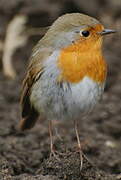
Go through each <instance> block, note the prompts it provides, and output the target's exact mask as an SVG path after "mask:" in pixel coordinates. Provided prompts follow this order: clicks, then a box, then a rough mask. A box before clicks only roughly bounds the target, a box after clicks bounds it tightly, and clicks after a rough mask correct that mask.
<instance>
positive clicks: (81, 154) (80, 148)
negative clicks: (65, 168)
mask: <svg viewBox="0 0 121 180" xmlns="http://www.w3.org/2000/svg"><path fill="white" fill-rule="evenodd" d="M74 127H75V132H76V138H77V143H78V148H79V153H80V160H81V165H80V171H81V170H82V167H83V152H82V146H81V142H80V138H79V131H78V124H77V120H75V121H74Z"/></svg>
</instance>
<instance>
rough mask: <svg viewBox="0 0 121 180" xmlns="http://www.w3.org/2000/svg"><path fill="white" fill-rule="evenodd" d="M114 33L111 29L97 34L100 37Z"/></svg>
mask: <svg viewBox="0 0 121 180" xmlns="http://www.w3.org/2000/svg"><path fill="white" fill-rule="evenodd" d="M115 32H116V31H115V30H113V29H104V30H103V31H101V32H100V33H99V34H100V35H106V34H111V33H115Z"/></svg>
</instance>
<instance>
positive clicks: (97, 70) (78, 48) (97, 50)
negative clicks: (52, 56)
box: [58, 37, 107, 83]
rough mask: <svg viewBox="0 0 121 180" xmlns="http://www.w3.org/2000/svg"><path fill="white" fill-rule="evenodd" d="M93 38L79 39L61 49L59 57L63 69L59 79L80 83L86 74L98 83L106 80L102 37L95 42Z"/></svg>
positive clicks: (60, 67) (59, 64) (59, 63)
mask: <svg viewBox="0 0 121 180" xmlns="http://www.w3.org/2000/svg"><path fill="white" fill-rule="evenodd" d="M91 38H92V39H91ZM91 38H90V39H88V40H86V41H81V40H78V42H75V43H74V44H72V45H70V46H69V47H66V48H64V49H63V50H62V51H61V53H60V56H59V59H58V67H59V69H60V70H61V75H60V76H59V79H58V80H59V81H67V82H71V83H78V82H80V81H81V80H82V79H83V78H84V77H85V76H88V77H90V78H91V79H92V80H94V81H95V82H98V83H103V82H104V81H105V79H106V74H107V66H106V62H105V60H104V59H103V56H102V52H101V41H102V40H101V38H100V39H99V40H97V41H96V42H94V40H93V37H91ZM96 38H98V37H96ZM94 43H95V44H94Z"/></svg>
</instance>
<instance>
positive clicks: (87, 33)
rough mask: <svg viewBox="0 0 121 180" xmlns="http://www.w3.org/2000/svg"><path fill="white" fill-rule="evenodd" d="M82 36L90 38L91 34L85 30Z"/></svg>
mask: <svg viewBox="0 0 121 180" xmlns="http://www.w3.org/2000/svg"><path fill="white" fill-rule="evenodd" d="M81 35H82V36H84V37H88V36H89V35H90V32H89V31H86V30H85V31H82V32H81Z"/></svg>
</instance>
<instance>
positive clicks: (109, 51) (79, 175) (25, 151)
mask: <svg viewBox="0 0 121 180" xmlns="http://www.w3.org/2000/svg"><path fill="white" fill-rule="evenodd" d="M13 2H14V1H13ZM21 2H22V1H21ZM26 2H27V1H26ZM67 2H68V1H67ZM67 2H66V1H63V3H65V6H64V8H65V9H64V8H62V6H63V4H61V3H59V2H58V7H61V12H57V11H56V12H55V15H53V14H52V19H51V20H49V19H48V21H46V23H47V25H48V24H49V23H50V22H51V21H52V20H53V19H56V17H57V16H58V15H60V14H62V13H63V12H70V9H71V8H72V7H73V10H72V11H79V8H77V5H78V7H80V6H79V3H77V1H75V6H74V5H73V3H72V4H70V9H69V6H68V5H67ZM72 2H73V1H72ZM94 2H95V8H97V6H98V5H97V4H96V2H97V1H94ZM99 2H100V1H99ZM106 2H107V1H106ZM111 2H112V1H111ZM24 6H25V5H24ZM56 6H57V4H56ZM102 6H103V8H104V12H107V11H106V10H107V9H106V8H107V4H106V3H105V4H102ZM18 7H19V6H17V8H18ZM21 7H22V5H21ZM81 7H82V10H80V12H85V13H88V12H89V10H88V9H86V10H85V6H84V5H83V4H82V6H81ZM114 7H115V6H114ZM117 7H118V8H117V9H116V8H114V9H113V10H112V11H111V10H110V6H109V9H108V13H104V12H103V14H102V13H101V12H102V11H101V10H100V12H98V15H97V16H98V17H97V18H98V19H101V21H102V22H103V23H104V24H106V25H107V27H108V25H110V27H111V26H112V28H116V29H117V30H119V32H118V33H117V34H115V35H110V36H108V37H106V40H105V43H104V54H105V58H106V59H107V63H108V69H109V71H108V79H107V83H106V88H105V92H104V96H103V100H102V101H101V102H100V104H99V105H98V106H97V107H96V108H95V110H94V111H93V112H92V113H91V114H90V115H89V116H88V117H86V118H85V119H84V118H83V119H82V118H81V117H79V120H80V126H79V130H80V131H79V133H80V140H81V143H82V147H83V153H84V154H85V156H86V157H87V158H88V160H89V161H87V159H86V158H84V162H83V168H82V170H81V171H80V154H79V152H78V151H77V141H76V135H75V131H74V126H73V122H70V121H68V122H64V123H62V124H57V126H58V129H59V130H58V131H59V134H60V136H61V139H60V138H59V137H60V136H59V137H58V136H57V135H55V136H54V142H55V148H56V150H57V151H58V152H60V155H58V157H59V160H58V159H56V158H55V157H53V156H50V146H49V144H50V139H49V133H48V122H46V121H44V119H42V118H40V119H39V121H38V122H37V124H36V126H35V127H34V128H33V129H31V130H29V131H25V132H20V131H19V130H18V122H19V120H20V118H21V116H20V106H19V99H20V89H21V83H22V79H23V77H24V73H25V70H26V67H27V64H28V58H29V56H30V54H31V49H32V47H33V46H34V45H35V44H36V42H37V41H38V39H39V38H40V36H32V37H31V38H30V39H29V41H28V43H27V44H26V46H24V47H23V48H21V49H18V50H17V51H16V52H15V54H14V56H13V64H14V67H15V69H16V71H17V78H16V79H15V81H13V80H10V79H7V78H6V77H4V75H3V73H2V67H1V71H0V180H120V179H121V50H120V45H121V33H120V29H121V22H120V17H121V16H120V14H119V9H120V6H117ZM0 8H1V6H0ZM6 8H10V6H8V7H6ZM74 8H75V9H74ZM11 9H12V8H11ZM14 9H16V8H15V7H14ZM18 9H19V8H18ZM23 9H24V11H23V12H24V13H25V12H27V13H28V12H29V13H28V16H29V22H28V24H31V25H33V26H34V25H35V24H34V23H35V21H34V19H35V20H36V22H37V23H38V21H39V17H40V16H41V19H42V17H43V18H45V16H44V15H40V16H38V14H37V15H36V13H33V11H34V10H33V11H32V10H30V11H25V7H24V8H23ZM33 9H34V8H33ZM35 9H36V8H35ZM48 9H49V8H48ZM31 11H32V13H30V12H31ZM93 11H94V10H92V11H91V12H93ZM5 12H6V10H5V9H3V13H4V20H6V21H7V20H8V19H10V18H11V17H12V16H13V14H12V10H11V11H10V10H9V13H5ZM21 12H22V10H21ZM48 12H49V10H48ZM15 13H16V11H14V14H15ZM49 13H50V14H51V12H49ZM89 13H90V12H89ZM32 14H33V16H32ZM90 15H95V13H90ZM0 16H1V15H0ZM9 16H10V18H8V17H9ZM37 17H38V21H37ZM46 18H48V16H47V17H46ZM43 22H44V20H43ZM6 24H7V23H6ZM6 24H5V22H4V26H3V27H4V29H6ZM43 24H44V23H43ZM40 25H41V23H40V24H39V23H38V24H37V26H40ZM35 26H36V25H35ZM0 33H1V37H4V30H3V31H0ZM1 57H2V54H1ZM61 153H62V154H61Z"/></svg>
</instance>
